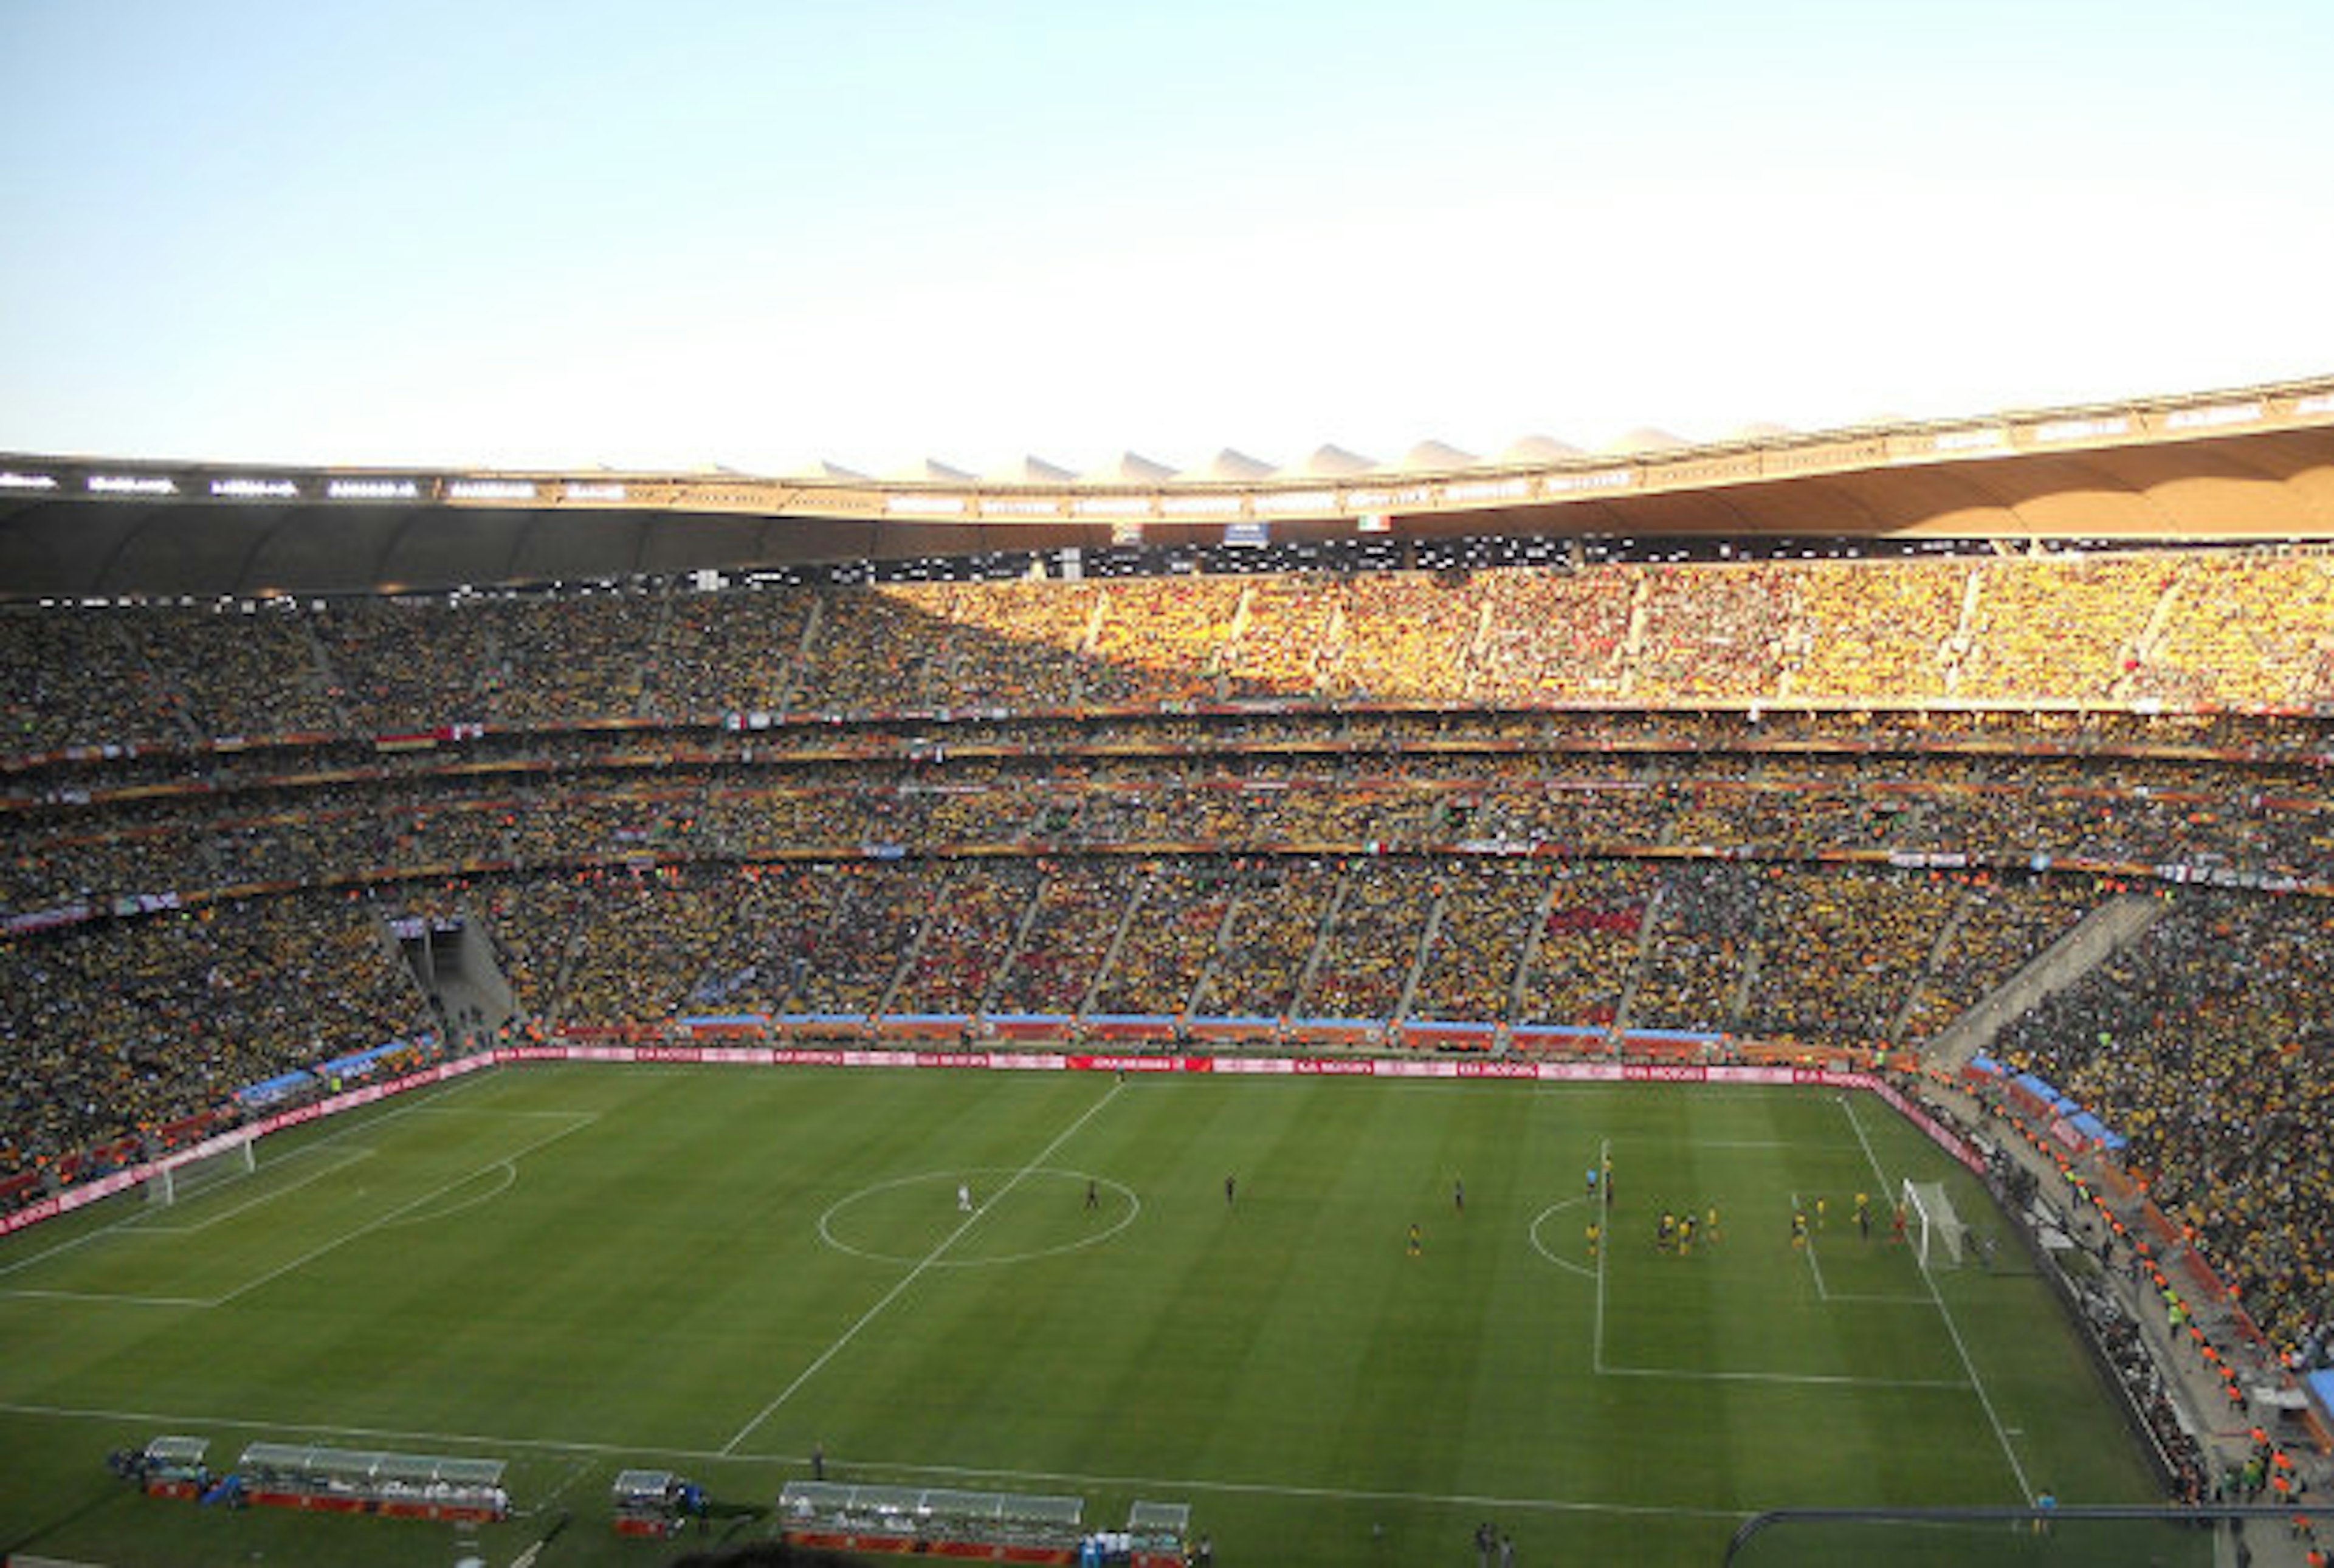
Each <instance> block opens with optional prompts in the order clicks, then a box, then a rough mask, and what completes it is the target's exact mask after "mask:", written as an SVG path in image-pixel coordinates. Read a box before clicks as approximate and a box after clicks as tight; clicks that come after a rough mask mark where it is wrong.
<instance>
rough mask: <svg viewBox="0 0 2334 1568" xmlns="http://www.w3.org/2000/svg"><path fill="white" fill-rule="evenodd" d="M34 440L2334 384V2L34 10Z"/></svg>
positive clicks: (519, 447)
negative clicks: (2330, 376) (2307, 380)
mask: <svg viewBox="0 0 2334 1568" xmlns="http://www.w3.org/2000/svg"><path fill="white" fill-rule="evenodd" d="M0 60H5V62H6V63H7V71H6V75H7V79H8V81H7V88H6V91H5V93H0V450H14V451H19V452H41V453H102V454H106V455H111V456H118V457H158V458H159V457H185V458H206V459H218V460H229V461H248V462H265V461H275V462H286V463H345V464H384V465H397V464H412V465H417V466H420V465H430V466H462V465H491V466H499V467H532V466H554V467H589V466H595V465H607V466H612V467H651V468H687V467H704V466H708V465H725V466H728V467H736V468H740V469H745V470H748V471H753V472H762V473H784V472H803V471H805V470H806V469H807V468H808V467H809V466H810V464H811V463H812V462H813V461H814V460H815V459H819V458H825V459H831V460H833V461H834V462H837V463H841V464H844V465H847V466H849V467H854V468H859V469H863V470H865V471H869V472H873V473H878V474H886V473H893V472H897V471H900V470H902V469H903V468H905V467H908V466H909V465H910V464H911V463H913V462H914V461H916V460H917V459H920V458H922V457H936V458H939V459H941V460H943V461H946V462H949V463H952V464H954V465H956V466H958V467H965V468H969V469H971V470H973V471H975V472H994V471H997V470H999V469H1001V468H1003V467H1006V466H1007V465H1008V464H1009V463H1010V462H1012V461H1013V460H1014V459H1016V458H1017V457H1019V456H1021V455H1022V454H1025V453H1034V454H1037V455H1038V456H1040V457H1045V458H1047V459H1049V460H1051V461H1053V462H1056V463H1057V464H1060V465H1062V466H1064V467H1069V468H1071V469H1073V470H1077V471H1084V470H1089V469H1092V468H1095V467H1099V466H1101V465H1102V464H1104V462H1106V461H1108V460H1109V459H1110V458H1111V457H1114V456H1115V455H1116V454H1118V453H1120V452H1122V451H1126V450H1133V451H1137V452H1140V453H1143V454H1144V455H1145V456H1148V457H1153V458H1155V459H1157V460H1160V461H1162V462H1165V463H1167V464H1169V465H1171V466H1172V467H1199V466H1200V465H1201V464H1203V463H1204V462H1206V460H1207V459H1208V458H1209V457H1210V456H1211V455H1213V454H1214V453H1215V452H1216V451H1217V450H1218V449H1220V448H1221V447H1237V448H1239V449H1240V450H1242V451H1244V452H1247V453H1249V454H1250V455H1253V456H1255V457H1260V458H1262V459H1264V460H1266V461H1268V462H1273V463H1293V462H1297V461H1299V460H1301V459H1302V458H1303V457H1305V455H1306V454H1307V453H1308V452H1310V451H1311V450H1312V449H1313V448H1315V447H1318V446H1320V445H1321V444H1323V443H1325V442H1335V443H1336V444H1338V445H1340V446H1344V447H1348V448H1351V449H1353V450H1355V451H1358V452H1361V453H1364V454H1366V455H1369V456H1372V457H1380V458H1389V459H1390V458H1394V457H1399V456H1400V455H1401V454H1402V453H1403V451H1404V450H1405V449H1406V448H1408V447H1410V446H1412V445H1413V443H1415V442H1417V441H1419V440H1422V439H1424V438H1439V439H1441V440H1443V441H1447V442H1451V443H1452V444H1454V445H1457V446H1459V447H1462V448H1465V449H1468V450H1470V451H1474V452H1479V453H1488V452H1494V451H1497V450H1498V449H1500V447H1505V446H1506V445H1508V444H1509V442H1510V441H1512V440H1514V439H1515V438H1518V437H1520V436H1524V435H1527V434H1547V435H1551V436H1555V437H1558V438H1561V439H1564V440H1567V441H1570V442H1572V443H1574V444H1576V445H1578V446H1582V447H1592V448H1593V447H1598V446H1602V445H1605V444H1606V443H1608V442H1610V441H1612V440H1613V439H1615V438H1616V437H1619V436H1620V435H1622V434H1623V433H1624V432H1626V431H1629V430H1631V429H1633V428H1640V427H1657V428H1664V429H1667V430H1669V431H1672V432H1674V433H1676V434H1678V435H1680V436H1683V437H1686V438H1715V437H1719V436H1722V435H1724V434H1725V433H1727V432H1728V431H1730V430H1733V429H1736V428H1741V427H1742V426H1744V425H1747V424H1750V423H1751V422H1753V421H1774V422H1779V423H1782V424H1787V425H1791V426H1795V427H1798V428H1827V427H1831V426H1837V425H1840V424H1845V423H1850V422H1855V421H1857V420H1860V419H1863V418H1870V417H1873V416H1876V415H1882V414H1890V415H1905V416H1914V417H1934V416H1945V415H1953V414H1964V413H1978V412H1988V411H1993V410H1997V409H2011V408H2031V407H2036V406H2041V405H2047V404H2058V403H2064V402H2073V401H2082V400H2087V399H2105V398H2113V397H2117V396H2123V395H2130V394H2138V393H2148V392H2175V391H2187V390H2204V389H2209V388H2217V387H2225V386H2233V385H2241V384H2246V383H2251V382H2257V381H2262V380H2276V379H2282V378H2288V377H2299V376H2305V375H2315V374H2322V373H2325V372H2327V371H2329V370H2334V290H2329V287H2328V286H2327V284H2326V281H2325V280H2326V279H2327V278H2328V277H2329V275H2334V199H2329V196H2334V156H2330V155H2334V87H2329V81H2328V77H2327V68H2328V63H2329V61H2334V5H2328V4H2326V3H2325V0H2290V3H2283V4H2266V3H2254V0H2221V3H2216V4H2213V5H2198V4H2178V5H2157V4H2154V3H2152V0H2119V3H2116V4H2095V3H2092V0H2052V3H2050V4H2044V5H2037V4H2034V3H2033V0H2014V3H1997V0H1965V3H1962V4H1956V5H1951V6H1943V5H1938V6H1923V5H1903V6H1896V5H1874V4H1872V3H1871V0H1857V3H1854V4H1843V5H1795V4H1789V3H1788V0H1786V3H1780V4H1768V5H1734V4H1726V3H1722V0H1702V3H1683V0H1666V3H1665V0H1635V3H1629V0H1615V3H1610V4H1605V3H1600V4H1596V5H1574V4H1567V3H1566V0H1525V3H1519V4H1473V5H1471V4H1466V3H1464V0H1453V3H1451V4H1444V5H1423V4H1420V3H1419V0H1400V3H1398V4H1376V3H1373V0H1337V3H1336V4H1282V5H1271V4H1266V3H1264V0H1233V3H1220V0H1155V3H1147V4H1136V3H1134V0H1058V3H1055V0H1044V3H1040V0H1030V3H1027V4H1011V5H1007V4H985V3H980V0H932V3H922V0H820V3H817V4H810V3H789V0H766V3H761V4H748V3H743V0H740V3H734V4H731V3H716V0H673V3H667V4H651V3H648V0H641V3H639V4H615V3H610V0H544V3H540V4H537V3H535V0H461V3H460V4H451V3H446V0H398V3H393V4H382V3H379V0H243V3H234V0H0Z"/></svg>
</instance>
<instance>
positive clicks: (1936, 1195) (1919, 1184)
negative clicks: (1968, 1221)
mask: <svg viewBox="0 0 2334 1568" xmlns="http://www.w3.org/2000/svg"><path fill="white" fill-rule="evenodd" d="M1899 1201H1901V1202H1902V1203H1903V1204H1904V1205H1905V1215H1906V1216H1907V1217H1908V1218H1909V1219H1910V1221H1911V1229H1912V1238H1911V1239H1912V1241H1913V1243H1914V1246H1916V1247H1917V1248H1918V1249H1919V1256H1920V1260H1921V1266H1922V1267H1923V1268H1928V1267H1930V1266H1932V1265H1934V1262H1935V1261H1936V1258H1937V1255H1938V1254H1939V1253H1941V1252H1942V1253H1943V1255H1945V1256H1946V1257H1948V1258H1951V1259H1952V1260H1953V1263H1954V1265H1956V1266H1958V1265H1960V1263H1961V1261H1962V1243H1963V1239H1964V1238H1965V1237H1966V1236H1968V1235H1969V1227H1967V1226H1966V1225H1963V1223H1962V1218H1961V1216H1960V1215H1958V1214H1955V1213H1954V1212H1953V1199H1952V1198H1947V1197H1946V1196H1945V1184H1944V1183H1943V1182H1942V1181H1913V1180H1910V1179H1907V1180H1906V1181H1905V1190H1904V1192H1903V1194H1902V1196H1901V1198H1900V1199H1899Z"/></svg>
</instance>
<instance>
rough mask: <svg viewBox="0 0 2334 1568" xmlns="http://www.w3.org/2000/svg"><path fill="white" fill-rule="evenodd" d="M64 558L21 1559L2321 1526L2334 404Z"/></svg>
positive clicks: (1040, 1549)
mask: <svg viewBox="0 0 2334 1568" xmlns="http://www.w3.org/2000/svg"><path fill="white" fill-rule="evenodd" d="M0 592H5V597H6V602H5V605H0V643H5V657H0V722H5V726H6V734H5V746H0V752H5V757H4V758H0V772H5V778H0V797H5V821H6V832H7V845H8V847H7V852H6V855H5V861H0V864H5V881H4V882H0V916H5V924H0V995H5V997H6V1002H5V1013H0V1017H5V1028H6V1045H5V1053H4V1054H0V1069H4V1070H5V1099H0V1105H5V1112H0V1342H5V1344H6V1345H7V1346H8V1347H9V1352H8V1354H7V1355H6V1357H5V1360H0V1550H5V1551H6V1552H7V1553H8V1554H10V1556H9V1561H11V1562H23V1563H31V1562H35V1561H45V1562H65V1563H106V1564H123V1565H127V1564H145V1563H154V1564H178V1563H219V1562H227V1561H236V1562H242V1561H251V1560H256V1559H261V1558H265V1559H267V1560H272V1561H279V1562H281V1561H292V1562H313V1563H324V1562H330V1563H420V1562H429V1563H446V1562H455V1561H477V1562H493V1563H509V1562H526V1563H540V1564H543V1565H545V1568H555V1565H557V1564H561V1563H574V1564H600V1563H641V1564H646V1563H670V1562H675V1561H680V1560H685V1559H690V1560H699V1561H714V1560H722V1554H729V1560H735V1561H755V1560H767V1561H776V1560H781V1559H780V1555H779V1554H784V1553H788V1552H797V1553H803V1554H809V1553H814V1552H823V1551H824V1552H841V1553H849V1554H860V1555H859V1556H855V1557H853V1558H852V1559H851V1560H854V1561H856V1560H865V1561H876V1562H880V1561H883V1560H886V1559H887V1558H889V1557H891V1556H895V1555H899V1554H931V1555H958V1556H965V1557H969V1558H978V1559H979V1560H985V1561H1023V1562H1063V1563H1069V1562H1091V1561H1127V1562H1136V1563H1167V1562H1171V1561H1172V1562H1176V1563H1181V1562H1185V1561H1194V1562H1202V1563H1211V1562H1212V1561H1213V1560H1214V1559H1215V1555H1216V1554H1221V1557H1222V1560H1223V1561H1224V1562H1226V1563H1266V1562H1269V1563H1282V1564H1302V1563H1365V1564H1375V1563H1387V1564H1393V1563H1422V1562H1454V1563H1457V1562H1465V1561H1469V1560H1471V1554H1472V1560H1475V1561H1478V1562H1479V1563H1483V1564H1489V1563H1493V1562H1498V1563H1501V1564H1502V1568H1507V1564H1509V1563H1511V1562H1512V1561H1514V1560H1518V1559H1520V1560H1521V1561H1523V1562H1526V1563H1587V1562H1602V1561H1609V1560H1612V1559H1614V1558H1615V1557H1617V1556H1620V1555H1622V1554H1629V1555H1630V1556H1632V1557H1634V1558H1635V1559H1637V1560H1641V1561H1644V1562H1649V1563H1685V1564H1700V1563H1711V1564H1716V1563H1722V1562H1739V1563H1745V1564H1754V1565H1755V1564H1787V1565H1788V1564H1800V1563H1867V1562H1889V1563H1996V1562H2023V1561H2036V1562H2040V1561H2050V1562H2081V1563H2140V1562H2163V1563H2199V1564H2202V1563H2214V1562H2227V1561H2235V1560H2238V1559H2237V1558H2236V1557H2235V1556H2234V1555H2233V1554H2235V1553H2236V1552H2237V1551H2238V1550H2239V1549H2240V1548H2239V1545H2238V1543H2239V1541H2240V1539H2242V1542H2243V1543H2244V1544H2243V1546H2242V1551H2244V1552H2246V1553H2249V1554H2252V1559H2251V1560H2252V1561H2257V1562H2262V1563H2295V1564H2301V1563H2305V1562H2308V1561H2310V1560H2311V1559H2310V1555H2309V1554H2310V1553H2312V1552H2314V1551H2316V1550H2317V1547H2316V1544H2315V1542H2316V1538H2317V1533H2318V1527H2317V1526H2316V1525H2314V1524H2310V1523H2307V1520H2308V1515H2309V1514H2310V1508H2311V1505H2312V1502H2313V1500H2314V1498H2315V1496H2317V1495H2318V1494H2320V1492H2322V1491H2323V1490H2324V1488H2326V1487H2327V1486H2329V1484H2334V1470H2329V1462H2328V1459H2329V1437H2328V1434H2329V1410H2328V1400H2329V1395H2334V1238H2329V1234H2328V1231H2327V1227H2326V1217H2327V1216H2328V1214H2329V1212H2334V1155H2329V1151H2328V1147H2327V1144H2326V1141H2325V1139H2324V1137H2323V1130H2324V1128H2325V1127H2326V1125H2327V1123H2328V1118H2329V1113H2330V1112H2334V1104H2329V1094H2334V1089H2329V1084H2334V1073H2329V1066H2334V1061H2329V1056H2330V1055H2334V972H2329V966H2334V902H2329V900H2334V859H2330V858H2329V857H2334V798H2329V791H2328V784H2327V774H2326V766H2327V761H2328V756H2329V751H2334V744H2329V742H2330V741H2334V737H2330V736H2329V729H2328V726H2329V723H2334V380H2308V381H2289V382H2281V383H2277V384H2272V385H2262V386H2255V387H2248V388H2243V389H2238V390H2215V391H2210V392H2197V393H2189V394H2180V395H2166V396H2151V397H2145V398H2134V399H2125V400H2121V401H2115V402H2107V403H2092V404H2085V405H2082V406H2077V407H2064V408H2052V409H2031V410H2023V411H2014V412H1998V413H1992V414H1982V415H1971V416H1968V417H1965V418H1952V419H1943V420H1924V421H1902V422H1892V423H1876V424H1871V425H1865V426H1859V427H1855V428H1843V429H1834V430H1827V431H1821V432H1816V433H1806V434H1803V433H1795V432H1791V431H1786V430H1781V429H1774V428H1769V429H1761V430H1759V431H1756V432H1752V433H1748V434H1745V435H1743V436H1741V437H1739V438H1731V439H1727V440H1722V441H1716V442H1692V443H1689V442H1683V441H1679V440H1677V439H1675V438H1669V437H1665V436H1663V435H1661V434H1660V433H1658V432H1653V431H1646V432H1641V433H1639V435H1638V436H1636V437H1635V438H1631V439H1630V440H1628V441H1626V442H1624V443H1621V444H1618V445H1616V446H1615V447H1610V448H1607V449H1605V450H1600V451H1597V452H1593V453H1592V452H1579V451H1574V450H1570V449H1567V448H1563V447H1558V446H1557V445H1555V444H1553V443H1548V442H1545V441H1540V442H1523V443H1519V444H1518V445H1517V446H1516V447H1512V448H1509V450H1507V451H1504V452H1502V453H1500V454H1498V455H1494V456H1476V455H1471V454H1469V453H1466V452H1462V451H1458V450H1455V449H1452V448H1451V447H1443V446H1440V445H1438V444H1434V443H1422V444H1420V445H1419V446H1417V447H1413V448H1412V449H1411V450H1410V451H1408V452H1407V453H1406V454H1405V455H1404V456H1403V457H1400V458H1399V459H1391V460H1387V459H1380V458H1376V457H1368V456H1363V455H1359V454H1355V453H1352V452H1348V451H1345V450H1343V449H1341V448H1338V447H1322V448H1320V449H1318V450H1316V451H1315V452H1313V453H1312V454H1311V455H1310V456H1309V457H1305V458H1303V459H1300V460H1298V461H1296V462H1293V463H1289V464H1287V465H1285V466H1272V465H1268V464H1264V463H1259V462H1257V461H1255V460H1253V459H1249V458H1247V457H1243V456H1242V455H1241V454H1239V453H1238V452H1235V451H1226V452H1224V453H1222V454H1220V456H1219V457H1217V458H1215V459H1214V460H1213V461H1211V462H1210V463H1207V464H1205V465H1203V466H1201V467H1197V468H1194V469H1191V470H1188V471H1174V470H1171V469H1169V468H1167V467H1164V466H1163V465H1161V464H1157V463H1153V462H1150V461H1147V460H1146V459H1143V458H1142V457H1138V456H1136V455H1134V454H1127V455H1126V456H1125V457H1123V458H1121V459H1120V460H1119V461H1117V462H1116V463H1114V464H1113V465H1111V466H1109V467H1106V468H1104V469H1100V470H1097V471H1095V472H1091V473H1085V474H1077V473H1073V472H1071V471H1069V470H1067V469H1066V468H1064V467H1058V466H1056V465H1052V464H1047V463H1044V462H1041V461H1038V460H1037V459H1034V458H1032V459H1028V460H1027V461H1025V462H1023V463H1021V464H1019V465H1018V466H1016V467H1013V468H1011V469H1008V470H1005V471H1000V472H997V473H991V474H985V475H983V474H974V473H969V472H965V471H960V470H958V469H955V468H951V467H948V466H946V465H944V464H940V463H937V462H927V463H924V464H921V465H919V466H918V467H915V468H914V469H912V470H909V471H905V472H902V473H900V474H897V475H893V476H884V477H876V476H867V475H863V474H858V473H854V472H850V471H847V470H844V469H841V468H837V467H825V468H824V469H822V470H820V471H819V472H817V473H815V474H813V475H808V476H777V477H759V476H746V475H741V474H736V473H727V472H694V473H680V472H633V471H612V470H589V471H553V470H547V469H545V470H535V469H515V468H487V467H479V468H460V469H456V468H403V469H387V468H381V467H288V466H250V465H235V464H229V463H224V462H215V463H198V462H187V463H163V462H154V461H149V460H141V459H132V458H123V459H111V458H93V457H63V456H58V455H54V454H49V455H43V454H40V453H31V452H24V453H17V454H14V455H11V456H7V457H5V458H0ZM108 1455H112V1456H113V1457H114V1458H115V1461H116V1464H115V1469H116V1471H117V1472H118V1474H112V1475H110V1474H108V1473H107V1466H106V1463H105V1461H106V1458H107V1456H108ZM2232 1511H2234V1517H2235V1519H2236V1521H2237V1522H2239V1523H2242V1524H2243V1525H2244V1526H2245V1528H2244V1529H2243V1531H2242V1534H2240V1532H2239V1531H2237V1530H2236V1529H2234V1528H2233V1527H2232V1524H2231V1515H2232ZM692 1554H693V1557H692ZM755 1554H765V1555H762V1556H758V1557H757V1556H756V1555H755Z"/></svg>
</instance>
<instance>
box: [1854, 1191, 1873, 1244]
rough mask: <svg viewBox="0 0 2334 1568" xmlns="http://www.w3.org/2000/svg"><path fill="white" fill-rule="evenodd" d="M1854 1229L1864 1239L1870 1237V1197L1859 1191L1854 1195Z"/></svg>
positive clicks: (1868, 1239)
mask: <svg viewBox="0 0 2334 1568" xmlns="http://www.w3.org/2000/svg"><path fill="white" fill-rule="evenodd" d="M1856 1230H1857V1235H1859V1236H1862V1237H1863V1238H1864V1239H1865V1240H1866V1241H1870V1240H1871V1239H1872V1199H1871V1198H1870V1197H1869V1196H1867V1195H1866V1194H1865V1193H1861V1192H1859V1193H1857V1195H1856Z"/></svg>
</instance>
